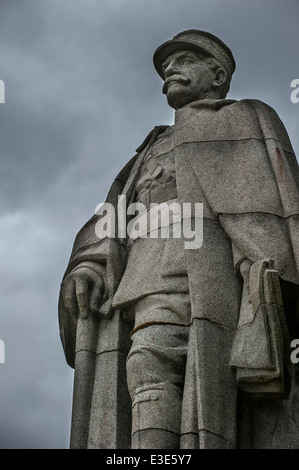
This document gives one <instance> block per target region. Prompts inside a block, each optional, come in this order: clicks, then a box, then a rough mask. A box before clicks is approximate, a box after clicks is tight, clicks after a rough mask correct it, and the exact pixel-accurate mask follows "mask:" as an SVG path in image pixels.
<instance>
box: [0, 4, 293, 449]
mask: <svg viewBox="0 0 299 470" xmlns="http://www.w3.org/2000/svg"><path fill="white" fill-rule="evenodd" d="M298 19H299V3H298V0H284V1H283V2H282V1H281V0H263V1H260V0H84V1H83V0H1V2H0V58H1V61H0V78H1V79H2V80H4V82H5V85H6V103H5V104H0V120H1V127H0V135H1V140H0V142H1V144H0V149H1V153H0V155H1V167H0V174H1V185H0V194H1V197H0V217H1V224H0V259H1V267H0V270H1V285H0V289H1V316H0V339H2V340H4V342H5V346H6V363H5V364H0V410H1V411H0V448H67V447H68V440H69V427H70V413H71V399H72V378H73V373H72V370H71V369H70V368H69V367H68V366H67V365H66V363H65V360H64V355H63V351H62V347H61V345H60V340H59V336H58V322H57V299H58V291H59V284H60V282H61V277H62V275H63V272H64V269H65V267H66V264H67V261H68V258H69V255H70V250H71V247H72V243H73V240H74V237H75V235H76V233H77V231H78V230H79V229H80V227H81V226H82V225H83V223H85V221H86V220H87V219H88V218H89V217H90V216H91V215H92V213H93V211H94V209H95V207H96V205H97V204H98V203H99V202H101V201H103V200H104V199H105V196H106V193H107V191H108V189H109V186H110V184H111V183H112V181H113V178H114V177H115V176H116V174H117V172H118V171H119V170H120V169H121V168H122V166H123V165H124V164H125V163H126V162H127V161H128V159H129V158H130V157H131V156H133V154H134V151H135V149H136V147H138V146H139V145H140V143H141V142H142V141H143V139H144V137H145V136H146V135H147V134H148V132H149V131H150V130H151V129H152V128H153V126H155V125H157V124H171V123H172V122H173V110H171V109H170V108H169V107H168V106H167V103H166V101H165V97H164V95H162V94H161V88H162V81H161V79H160V77H159V76H158V75H157V74H156V72H155V70H154V68H153V65H152V54H153V51H154V50H155V48H156V47H157V46H158V45H159V44H160V43H162V42H164V41H165V40H168V39H170V38H171V37H173V36H174V35H175V34H177V33H178V32H180V31H183V30H185V29H192V28H197V29H203V30H206V31H209V32H211V33H213V34H215V35H217V36H218V37H220V38H221V39H222V40H224V42H226V43H227V44H228V45H229V46H230V47H231V49H232V51H233V53H234V56H235V59H236V62H237V69H236V73H235V75H234V78H233V82H232V86H231V92H230V94H229V97H230V98H233V99H242V98H257V99H260V100H262V101H264V102H266V103H267V104H269V105H271V106H272V107H273V108H274V109H275V110H276V111H277V113H278V114H279V116H280V118H281V119H282V121H283V122H284V124H285V126H286V128H287V130H288V133H289V136H290V138H291V141H292V144H293V147H294V149H295V153H296V154H297V156H298V155H299V132H298V113H299V103H298V104H293V103H292V102H291V100H290V94H291V91H292V90H291V88H290V83H291V81H292V80H293V79H295V78H299V70H298V43H299V28H298Z"/></svg>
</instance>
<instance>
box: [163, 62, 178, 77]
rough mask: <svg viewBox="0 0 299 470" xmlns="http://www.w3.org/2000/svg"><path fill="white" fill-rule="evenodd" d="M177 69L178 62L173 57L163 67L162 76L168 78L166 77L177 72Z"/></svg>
mask: <svg viewBox="0 0 299 470" xmlns="http://www.w3.org/2000/svg"><path fill="white" fill-rule="evenodd" d="M179 71H180V67H179V64H178V62H177V60H176V59H173V60H171V61H170V62H169V64H167V66H166V67H165V68H164V76H165V78H168V77H171V75H174V74H176V73H179Z"/></svg>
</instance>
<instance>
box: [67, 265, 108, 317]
mask: <svg viewBox="0 0 299 470" xmlns="http://www.w3.org/2000/svg"><path fill="white" fill-rule="evenodd" d="M106 296H107V294H106V289H105V280H104V272H103V269H102V266H101V265H99V264H98V263H94V262H89V261H85V262H82V263H80V264H78V265H77V266H76V267H75V268H74V269H73V270H72V271H71V272H70V273H69V274H68V275H67V276H66V277H65V278H64V280H63V282H62V283H61V299H62V302H63V305H64V307H65V309H66V310H67V311H68V312H69V313H70V314H71V316H72V317H73V319H74V320H75V321H77V319H78V318H79V317H81V318H87V317H88V315H89V314H90V313H94V314H96V315H99V308H100V306H101V305H102V304H103V303H104V302H105V300H106Z"/></svg>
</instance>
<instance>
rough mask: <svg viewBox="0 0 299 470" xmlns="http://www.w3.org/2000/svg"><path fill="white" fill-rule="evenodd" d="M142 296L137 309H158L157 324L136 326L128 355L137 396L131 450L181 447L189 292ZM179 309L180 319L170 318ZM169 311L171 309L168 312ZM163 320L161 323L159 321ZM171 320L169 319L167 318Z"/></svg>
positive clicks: (129, 374)
mask: <svg viewBox="0 0 299 470" xmlns="http://www.w3.org/2000/svg"><path fill="white" fill-rule="evenodd" d="M150 297H151V298H147V297H145V298H144V299H141V300H139V301H138V302H137V303H136V305H135V307H134V313H135V316H136V320H137V323H138V324H139V322H138V315H139V312H141V314H142V316H143V317H144V316H145V312H144V309H148V316H149V318H151V312H150V310H151V309H153V308H154V309H155V319H156V320H155V322H153V323H152V322H149V323H148V322H146V323H144V324H143V325H139V326H138V328H137V329H135V330H133V334H132V346H131V349H130V352H129V354H128V358H127V381H128V388H129V393H130V396H131V399H132V448H179V439H180V427H181V409H182V396H183V389H184V378H185V369H186V358H187V347H188V335H189V326H188V322H189V319H190V304H189V295H188V294H163V295H161V294H159V295H156V296H155V295H153V296H150ZM176 309H179V310H180V323H175V322H170V320H169V319H170V318H171V316H172V314H173V318H175V317H176V313H175V310H176ZM166 311H167V312H166ZM158 318H160V319H161V321H160V322H159V321H158V320H157V319H158ZM165 318H167V320H168V321H167V322H163V319H165Z"/></svg>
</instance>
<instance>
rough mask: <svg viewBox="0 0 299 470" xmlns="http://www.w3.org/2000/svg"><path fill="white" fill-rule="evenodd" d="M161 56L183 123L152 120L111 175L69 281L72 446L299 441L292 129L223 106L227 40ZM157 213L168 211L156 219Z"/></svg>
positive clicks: (195, 43) (66, 325)
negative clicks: (151, 219)
mask: <svg viewBox="0 0 299 470" xmlns="http://www.w3.org/2000/svg"><path fill="white" fill-rule="evenodd" d="M153 60H154V67H155V69H156V71H157V73H158V74H159V75H160V77H161V78H162V80H163V90H162V91H163V93H164V94H165V95H166V98H167V102H168V104H169V105H170V106H171V107H172V108H173V109H174V110H175V120H174V124H173V125H172V126H163V125H161V126H157V127H155V128H154V129H153V130H152V131H151V132H150V134H149V135H148V136H147V137H146V139H145V140H144V142H143V143H142V144H141V145H140V146H139V148H138V149H137V153H136V155H135V156H134V157H133V158H132V159H131V160H130V161H129V162H128V163H127V165H126V166H125V167H124V168H123V169H122V170H121V172H120V173H119V175H118V176H117V177H116V178H115V181H114V183H113V184H112V186H111V189H110V191H109V194H108V196H107V199H106V203H105V204H106V205H104V206H105V207H104V209H105V210H102V211H101V210H99V211H97V212H96V213H95V215H94V216H92V218H91V219H90V220H89V221H88V222H87V223H86V224H85V225H84V227H83V228H82V229H81V230H80V232H79V233H78V235H77V237H76V240H75V243H74V247H73V250H72V254H71V257H70V261H69V264H68V267H67V269H66V272H65V275H64V278H63V281H62V284H61V291H60V299H59V322H60V335H61V340H62V344H63V347H64V351H65V355H66V360H67V362H68V364H69V365H70V366H71V367H73V368H74V369H75V376H74V395H73V416H72V431H71V447H72V448H114V449H118V448H134V449H186V448H189V449H205V448H208V449H222V448H299V394H298V386H299V384H298V382H299V379H298V374H297V369H296V367H295V366H294V365H293V364H292V363H291V360H290V342H291V341H292V339H294V338H299V336H298V334H299V329H298V326H299V324H298V320H299V316H298V313H299V312H298V305H299V304H298V284H299V278H298V268H299V235H298V233H299V231H298V230H299V171H298V164H297V161H296V158H295V155H294V152H293V150H292V146H291V143H290V140H289V138H288V135H287V132H286V130H285V128H284V126H283V124H282V122H281V120H280V119H279V117H278V116H277V114H276V112H275V111H274V110H273V109H272V108H271V107H270V106H268V105H266V104H265V103H263V102H261V101H259V100H252V99H244V100H240V101H237V100H232V99H227V98H226V96H227V94H228V92H229V89H230V83H231V79H232V76H233V73H234V70H235V67H236V64H235V60H234V57H233V54H232V52H231V50H230V49H229V47H228V46H227V45H226V44H224V43H223V42H222V41H221V40H220V39H219V38H217V37H216V36H214V35H212V34H210V33H208V32H205V31H200V30H188V31H183V32H181V33H179V34H177V35H176V36H175V37H174V38H173V39H171V40H169V41H166V42H165V43H163V44H162V45H161V46H159V47H158V48H157V49H156V51H155V53H154V59H153ZM120 205H121V209H120ZM186 205H187V206H186ZM157 207H158V209H159V210H160V209H161V211H162V209H163V210H164V211H165V210H166V211H167V210H168V209H169V213H168V216H169V217H168V218H166V219H165V218H163V217H162V215H161V214H162V212H161V214H160V217H158V218H157V219H156V222H155V224H153V226H152V225H151V223H148V219H147V218H146V217H147V216H148V215H150V216H152V212H151V211H152V209H153V208H157ZM181 207H184V208H185V207H187V208H189V209H190V210H189V212H188V211H187V212H186V214H187V215H186V214H185V213H184V212H181V211H180V208H181ZM200 207H201V208H202V211H201V212H200V211H199V212H197V208H200ZM111 208H112V211H113V209H114V210H115V214H117V215H118V216H119V215H121V217H114V216H113V215H111V214H110V215H109V217H108V218H107V214H108V212H109V210H110V209H111ZM132 208H133V210H132ZM140 208H141V209H142V210H140V211H139V215H138V217H137V218H136V217H135V218H134V217H133V216H134V215H136V212H134V211H136V210H137V209H138V210H139V209H140ZM173 208H175V209H176V211H177V212H176V213H174V212H175V211H173V210H172V209H173ZM108 209H109V210H108ZM120 213H121V214H120ZM115 214H114V215H115ZM182 214H183V215H182ZM140 217H143V219H141V218H140ZM144 217H145V218H146V219H144ZM142 220H143V222H144V220H146V221H145V223H141V222H142ZM165 220H166V221H167V223H166V224H164V222H163V221H165ZM112 222H113V224H114V228H115V227H116V230H114V231H112V232H113V233H112V232H111V231H110V229H107V226H108V225H109V224H110V223H112ZM185 222H186V224H187V222H188V223H189V224H190V227H189V228H190V230H189V232H188V231H186V232H183V234H182V231H181V230H180V229H181V227H182V224H184V223H185ZM200 223H201V225H200ZM115 224H116V225H115ZM129 226H130V230H127V228H128V227H129ZM141 226H142V229H141V228H140V227H141ZM109 227H110V225H109ZM186 227H187V225H186ZM200 227H202V239H200V237H199V236H198V238H199V239H200V242H199V243H198V244H195V245H192V243H191V244H189V245H187V244H186V241H187V242H188V241H189V242H190V240H191V236H190V237H188V233H189V234H191V235H192V234H193V235H194V237H196V234H197V233H198V232H199V231H200ZM165 228H166V229H167V230H166V232H165V230H164V229H165ZM163 230H164V232H163ZM162 232H163V233H164V234H165V233H166V234H167V236H162ZM136 233H137V236H136ZM178 233H179V234H180V236H178ZM134 234H135V236H134ZM194 237H193V238H194Z"/></svg>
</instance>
